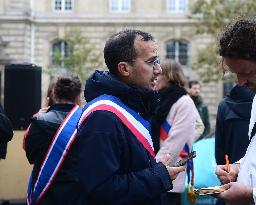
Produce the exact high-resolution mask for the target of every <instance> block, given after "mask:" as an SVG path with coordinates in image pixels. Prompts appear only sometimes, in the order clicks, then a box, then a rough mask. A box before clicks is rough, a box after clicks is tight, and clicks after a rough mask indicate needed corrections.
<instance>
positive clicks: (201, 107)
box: [188, 80, 211, 140]
mask: <svg viewBox="0 0 256 205" xmlns="http://www.w3.org/2000/svg"><path fill="white" fill-rule="evenodd" d="M188 92H189V95H190V97H191V98H192V100H193V101H194V103H195V105H196V108H197V110H198V112H199V114H200V117H201V119H202V121H203V123H204V132H203V134H202V135H201V136H200V137H199V138H198V140H200V139H203V138H204V137H206V136H207V135H208V134H209V133H210V131H211V126H210V121H209V112H208V108H207V106H206V105H205V103H204V101H203V98H202V97H201V96H200V93H201V85H200V83H199V82H198V81H196V80H192V81H189V83H188Z"/></svg>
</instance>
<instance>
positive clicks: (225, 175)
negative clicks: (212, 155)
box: [215, 155, 240, 184]
mask: <svg viewBox="0 0 256 205" xmlns="http://www.w3.org/2000/svg"><path fill="white" fill-rule="evenodd" d="M225 161H226V164H225V165H218V166H217V168H216V172H215V173H216V175H217V177H218V178H219V180H220V181H221V183H222V184H227V183H230V182H234V181H236V179H237V175H238V172H239V167H240V164H230V163H229V159H228V155H225Z"/></svg>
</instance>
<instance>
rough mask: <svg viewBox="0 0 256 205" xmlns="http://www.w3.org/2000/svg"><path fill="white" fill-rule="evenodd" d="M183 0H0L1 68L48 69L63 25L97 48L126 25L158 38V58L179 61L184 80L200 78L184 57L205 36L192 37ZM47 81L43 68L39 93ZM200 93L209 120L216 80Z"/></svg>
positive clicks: (217, 92)
mask: <svg viewBox="0 0 256 205" xmlns="http://www.w3.org/2000/svg"><path fill="white" fill-rule="evenodd" d="M188 3H193V0H190V1H189V0H40V1H35V0H0V69H1V72H2V71H3V70H4V65H5V64H7V63H23V62H28V63H34V64H36V65H39V66H41V67H42V69H43V70H46V69H48V68H49V65H50V64H51V62H52V54H53V51H54V49H55V50H56V49H58V50H59V51H60V53H61V55H63V56H65V55H66V50H67V49H66V47H67V46H68V45H66V44H65V42H64V41H63V39H64V34H65V31H66V29H70V28H79V30H80V31H81V34H82V35H85V36H86V37H88V38H89V39H90V40H91V42H92V43H94V44H95V46H96V49H97V50H99V51H103V48H104V44H105V41H106V39H107V38H108V37H109V36H110V35H111V34H113V33H116V32H118V31H120V30H122V29H125V28H132V29H141V30H144V31H147V32H149V33H151V34H152V35H153V36H154V37H155V39H156V41H157V42H158V45H159V51H160V58H173V59H175V60H177V61H179V62H180V63H181V64H182V65H183V68H184V72H185V74H186V75H187V76H188V77H189V78H190V79H197V80H199V81H200V79H199V78H198V76H197V75H196V73H194V72H193V71H191V69H189V62H191V60H192V59H193V57H194V56H195V55H196V51H197V50H198V49H199V48H201V47H202V46H204V45H206V44H207V42H209V39H208V38H207V37H204V36H194V34H193V29H192V28H191V20H190V19H188V18H187V12H188ZM102 61H103V59H102ZM2 78H3V77H2ZM48 80H49V75H48V74H46V73H44V72H43V80H42V82H43V85H42V91H43V93H45V91H46V89H47V86H48ZM202 92H203V93H202V95H203V97H204V99H205V102H206V104H207V105H208V107H209V110H210V114H211V122H212V124H215V116H216V110H217V104H218V102H219V100H220V99H221V98H222V95H223V93H222V83H220V82H219V83H209V84H204V85H203V89H202Z"/></svg>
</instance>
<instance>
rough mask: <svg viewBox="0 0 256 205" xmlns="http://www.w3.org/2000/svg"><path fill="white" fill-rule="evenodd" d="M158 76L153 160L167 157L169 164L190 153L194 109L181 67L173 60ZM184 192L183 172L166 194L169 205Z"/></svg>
mask: <svg viewBox="0 0 256 205" xmlns="http://www.w3.org/2000/svg"><path fill="white" fill-rule="evenodd" d="M161 67H162V74H161V75H159V76H158V77H157V79H156V80H155V90H157V91H158V94H159V102H158V104H157V106H156V110H155V115H154V117H153V120H152V130H153V139H154V146H155V151H156V153H157V155H156V160H157V161H160V160H161V159H162V158H164V156H166V154H170V155H171V162H170V163H171V164H172V165H173V164H175V163H176V162H177V161H179V160H180V159H181V158H183V157H186V156H187V155H188V154H189V153H190V152H191V150H192V144H193V141H194V130H195V121H196V108H195V105H194V102H193V101H192V99H191V98H190V97H189V95H187V92H186V89H185V84H186V78H185V76H184V74H183V71H182V68H181V65H180V64H178V63H176V62H175V61H173V60H166V61H164V62H163V63H161ZM184 189H185V172H184V173H180V174H179V176H178V177H177V178H176V179H175V180H174V181H173V189H172V190H171V191H170V192H169V194H168V195H169V199H170V204H175V205H176V204H181V193H182V192H183V191H184Z"/></svg>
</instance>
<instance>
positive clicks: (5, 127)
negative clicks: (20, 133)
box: [0, 105, 13, 159]
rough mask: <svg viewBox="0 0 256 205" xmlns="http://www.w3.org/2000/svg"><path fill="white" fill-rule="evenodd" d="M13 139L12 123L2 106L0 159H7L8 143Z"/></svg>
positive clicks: (0, 113)
mask: <svg viewBox="0 0 256 205" xmlns="http://www.w3.org/2000/svg"><path fill="white" fill-rule="evenodd" d="M12 137H13V128H12V123H11V121H10V120H9V118H8V117H7V116H6V115H5V113H4V110H3V108H2V106H1V105H0V159H5V157H6V152H7V143H8V142H9V141H10V140H11V139H12Z"/></svg>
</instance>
